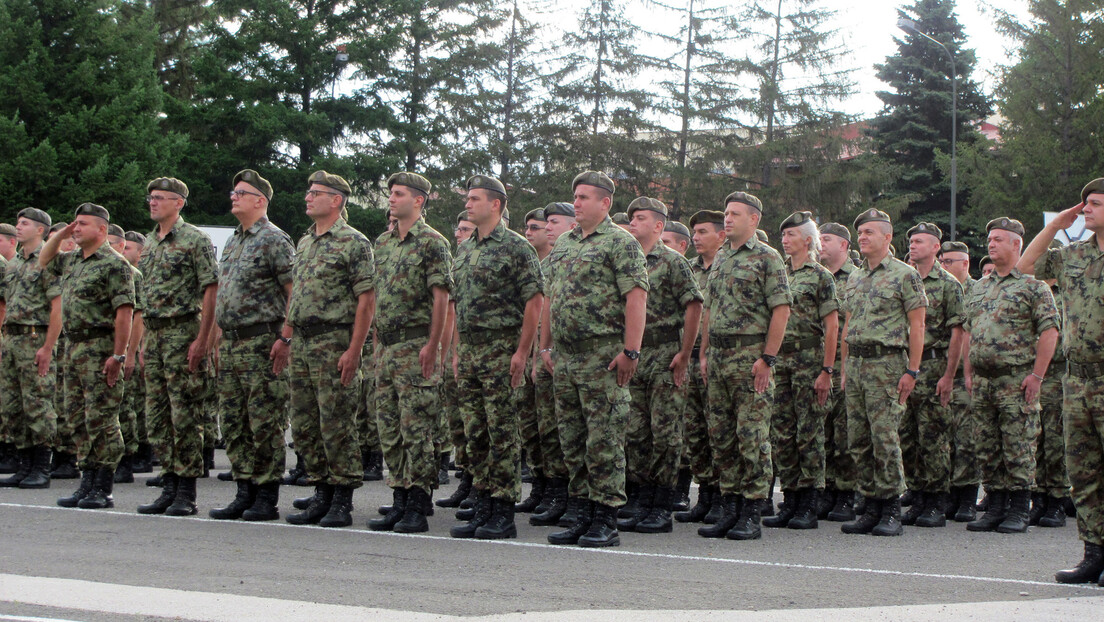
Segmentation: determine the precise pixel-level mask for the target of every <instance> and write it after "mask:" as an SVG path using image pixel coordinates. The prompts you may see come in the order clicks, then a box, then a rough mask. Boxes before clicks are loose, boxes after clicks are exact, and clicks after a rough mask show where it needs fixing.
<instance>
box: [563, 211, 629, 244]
mask: <svg viewBox="0 0 1104 622" xmlns="http://www.w3.org/2000/svg"><path fill="white" fill-rule="evenodd" d="M616 226H617V225H615V224H613V220H612V219H611V218H610V217H609V214H606V217H605V219H604V220H602V222H600V223H598V226H597V227H595V229H594V231H593V232H591V234H590V235H588V236H587V237H588V238H589V237H591V236H594V235H598V234H602V233H607V232H608V231H609V230H610V228H611V227H616ZM568 235H573V236H575V239H576V240H581V239H583V228H582V227H579V226H576V227H575V228H574V229H572V230H571V231H569V232H568Z"/></svg>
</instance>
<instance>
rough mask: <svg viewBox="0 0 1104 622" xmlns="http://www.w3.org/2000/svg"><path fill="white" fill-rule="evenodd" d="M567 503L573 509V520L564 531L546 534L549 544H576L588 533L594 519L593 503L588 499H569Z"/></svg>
mask: <svg viewBox="0 0 1104 622" xmlns="http://www.w3.org/2000/svg"><path fill="white" fill-rule="evenodd" d="M567 503H568V505H569V506H572V507H574V508H575V516H574V519H575V520H574V521H573V522H572V523H571V525H569V526H568V527H567V529H565V530H564V531H555V532H552V533H550V534H548V543H549V544H578V543H579V538H581V537H582V536H583V535H584V534H586V533H587V532H588V531H590V523H591V521H592V519H593V517H594V505H595V504H594V502H593V501H591V500H589V499H582V498H578V497H569V498H568V500H567ZM565 516H566V514H565Z"/></svg>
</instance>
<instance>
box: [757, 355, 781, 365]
mask: <svg viewBox="0 0 1104 622" xmlns="http://www.w3.org/2000/svg"><path fill="white" fill-rule="evenodd" d="M759 358H761V359H763V362H764V363H766V364H767V367H774V363H775V361H777V360H778V357H777V356H771V355H769V354H764V355H762V356H760V357H759Z"/></svg>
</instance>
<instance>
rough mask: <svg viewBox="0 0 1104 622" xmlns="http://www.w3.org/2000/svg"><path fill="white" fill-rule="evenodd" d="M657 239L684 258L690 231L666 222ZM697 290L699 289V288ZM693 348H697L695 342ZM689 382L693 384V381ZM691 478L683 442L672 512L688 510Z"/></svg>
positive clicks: (695, 369)
mask: <svg viewBox="0 0 1104 622" xmlns="http://www.w3.org/2000/svg"><path fill="white" fill-rule="evenodd" d="M659 239H660V241H662V242H663V244H664V245H666V246H667V247H668V248H671V249H674V250H675V252H677V253H678V254H680V255H682V256H683V257H685V256H686V251H687V249H689V248H690V229H688V228H687V227H686V225H684V224H682V223H681V222H679V221H677V220H668V221H667V222H666V224H664V225H663V234H662V235H661V236H659ZM695 280H696V278H695ZM699 289H701V288H700V287H699ZM695 339H696V338H695ZM694 347H695V348H697V342H696V341H695V346H694ZM690 369H691V370H694V371H693V372H691V373H689V374H688V376H691V377H697V376H698V374H697V369H698V366H697V365H696V364H695V361H691V362H690ZM690 382H691V383H693V380H691V381H690ZM691 386H692V384H691ZM689 391H690V389H689V388H688V389H687V395H689ZM685 413H686V409H685V408H684V409H683V415H684V417H683V439H685V437H686V425H685V424H686V418H685ZM693 478H694V476H693V472H692V471H691V470H690V462H689V459H688V458H687V457H686V443H685V442H684V443H683V444H682V457H681V458H680V459H679V470H678V480H677V481H676V483H675V496H674V498H672V500H671V509H672V510H678V511H685V510H687V509H689V507H690V483H691V482H692V481H693Z"/></svg>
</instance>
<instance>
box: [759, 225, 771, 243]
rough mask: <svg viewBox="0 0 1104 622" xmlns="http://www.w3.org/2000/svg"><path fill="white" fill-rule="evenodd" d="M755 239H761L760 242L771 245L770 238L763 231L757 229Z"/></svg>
mask: <svg viewBox="0 0 1104 622" xmlns="http://www.w3.org/2000/svg"><path fill="white" fill-rule="evenodd" d="M755 237H757V238H759V241H760V242H762V243H763V244H769V243H770V236H768V235H767V232H766V231H763V230H762V229H756V230H755Z"/></svg>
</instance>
